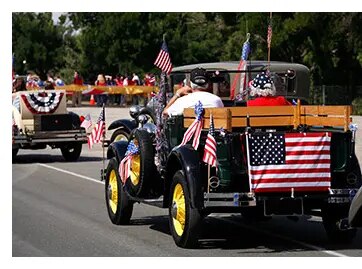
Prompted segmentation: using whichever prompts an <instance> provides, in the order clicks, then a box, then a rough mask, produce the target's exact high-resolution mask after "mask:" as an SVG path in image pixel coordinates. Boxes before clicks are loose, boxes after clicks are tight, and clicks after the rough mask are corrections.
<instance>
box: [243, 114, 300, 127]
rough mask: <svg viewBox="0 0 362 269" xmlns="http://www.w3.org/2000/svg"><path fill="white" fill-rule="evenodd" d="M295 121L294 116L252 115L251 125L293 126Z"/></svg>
mask: <svg viewBox="0 0 362 269" xmlns="http://www.w3.org/2000/svg"><path fill="white" fill-rule="evenodd" d="M293 122H294V117H293V116H281V117H251V118H250V126H251V127H257V126H258V127H260V126H292V125H293Z"/></svg>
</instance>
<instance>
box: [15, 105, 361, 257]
mask: <svg viewBox="0 0 362 269" xmlns="http://www.w3.org/2000/svg"><path fill="white" fill-rule="evenodd" d="M70 110H73V111H75V112H78V113H79V114H83V115H85V114H86V113H90V114H91V116H92V120H93V122H94V121H96V119H97V117H98V115H99V111H100V109H99V108H89V107H84V108H73V109H72V108H71V109H70ZM127 113H128V111H127V110H126V109H119V108H107V112H106V115H107V116H106V121H107V123H110V122H111V121H112V120H114V119H117V118H122V117H126V116H127ZM356 122H357V123H358V122H361V123H362V118H360V117H356ZM359 125H360V126H362V124H359ZM109 135H110V134H107V136H109ZM358 139H359V140H358V141H357V148H358V151H357V152H358V155H359V159H360V160H362V156H361V152H362V150H361V146H362V141H361V139H362V134H361V130H360V131H359V135H358ZM102 166H103V162H102V150H101V147H100V146H99V145H96V146H95V148H94V149H92V150H89V149H88V148H87V145H84V146H83V151H82V155H81V157H80V159H79V161H78V162H64V161H63V158H62V156H61V154H60V150H58V149H54V150H52V149H46V150H37V151H34V150H33V151H31V150H20V151H19V156H18V159H17V161H15V162H14V163H13V164H12V255H13V257H29V256H32V257H34V256H35V257H44V256H52V257H94V256H100V257H112V256H116V257H133V256H138V257H148V256H151V257H158V256H166V257H167V256H168V257H184V256H185V257H186V256H194V257H223V256H226V257H231V256H233V257H234V256H235V257H331V256H339V257H345V256H351V257H360V256H362V232H361V231H359V233H358V234H357V237H356V238H355V240H354V242H353V243H351V244H343V245H341V244H331V243H330V242H328V240H327V237H326V235H325V232H324V228H323V225H322V223H321V219H320V218H319V217H312V218H306V217H303V218H301V219H300V220H299V221H298V222H295V221H292V220H289V219H287V218H285V217H276V218H273V219H272V220H269V221H266V222H256V223H248V222H246V221H245V220H243V219H242V218H241V217H240V216H239V215H238V214H220V215H212V216H210V217H208V218H206V219H205V222H204V226H203V232H202V236H201V240H200V248H198V249H181V248H178V247H177V246H176V245H175V244H174V242H173V239H172V236H171V235H170V232H169V227H168V218H167V210H166V209H160V208H157V207H152V206H148V205H144V204H136V205H135V206H134V211H133V215H132V219H131V224H130V225H127V226H115V225H113V224H112V223H111V222H110V220H109V219H108V215H107V210H106V205H105V199H104V185H103V183H102V182H100V181H99V176H100V169H101V168H102Z"/></svg>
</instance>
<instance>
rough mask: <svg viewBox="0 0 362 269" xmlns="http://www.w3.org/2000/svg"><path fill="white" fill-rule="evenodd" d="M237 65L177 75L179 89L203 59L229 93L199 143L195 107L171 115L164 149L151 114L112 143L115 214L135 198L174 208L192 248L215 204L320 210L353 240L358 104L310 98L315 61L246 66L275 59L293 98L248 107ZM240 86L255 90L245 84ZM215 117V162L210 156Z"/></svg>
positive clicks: (333, 234)
mask: <svg viewBox="0 0 362 269" xmlns="http://www.w3.org/2000/svg"><path fill="white" fill-rule="evenodd" d="M237 66H238V63H236V62H232V63H211V64H198V65H190V66H183V67H179V68H175V69H174V70H173V72H172V73H171V74H170V77H169V81H170V84H169V88H170V89H171V91H172V90H175V89H177V87H179V84H180V83H182V82H185V80H186V83H187V80H189V73H190V71H191V70H192V69H193V68H194V67H203V68H205V69H206V70H207V71H208V72H209V74H210V76H209V77H210V91H213V92H214V93H216V94H219V95H221V96H222V97H223V98H224V99H225V103H224V104H225V107H224V108H205V109H204V110H203V114H202V120H201V124H202V125H201V126H202V131H201V136H200V140H199V141H200V145H199V147H198V148H197V149H196V150H195V149H194V147H193V146H192V145H191V144H190V143H186V144H184V145H181V142H182V141H183V136H184V133H185V131H186V130H187V129H188V128H189V127H190V125H192V124H193V122H194V121H195V111H194V109H193V108H187V109H185V110H184V113H183V115H176V116H171V117H169V118H167V120H165V122H164V124H163V128H162V130H161V131H162V133H163V135H164V136H163V138H164V140H165V145H164V148H163V149H161V150H160V149H159V148H158V147H159V143H158V142H159V141H158V139H160V137H161V138H162V136H160V135H159V133H157V128H156V127H155V126H152V124H150V123H146V124H144V125H143V126H141V127H139V128H136V129H134V130H132V132H131V135H130V137H129V140H128V141H118V142H114V143H112V144H110V145H109V147H108V152H107V158H108V159H109V163H108V166H107V169H106V171H103V175H102V177H103V178H104V179H105V200H106V205H107V210H108V215H109V218H110V220H111V222H112V223H114V224H116V225H124V224H128V223H129V222H130V219H131V216H132V210H133V206H134V204H135V203H136V202H140V203H148V204H152V205H155V206H159V207H162V208H168V212H169V225H170V232H171V234H172V237H173V239H174V241H175V243H176V245H177V246H179V247H183V248H188V247H194V246H195V245H197V243H198V237H199V234H200V227H202V220H203V219H204V218H205V217H206V216H208V215H209V214H210V213H219V212H240V213H241V214H242V216H243V217H245V218H254V219H258V218H263V217H272V216H273V215H285V216H301V215H317V216H321V217H322V220H323V225H324V227H325V230H326V233H327V236H328V238H329V239H331V240H333V241H337V242H348V241H351V240H352V239H353V238H354V237H355V235H356V229H355V228H352V227H350V225H349V222H348V212H349V208H350V204H351V201H352V199H353V197H354V195H355V194H356V192H357V191H358V189H359V188H360V186H361V183H362V179H361V170H360V166H359V163H358V160H357V158H356V155H355V152H354V141H355V128H354V127H353V124H352V119H351V115H350V113H351V107H350V106H319V105H308V104H307V100H308V88H309V77H308V75H309V74H308V71H309V70H308V68H306V67H305V66H303V65H299V64H288V63H280V62H275V63H273V62H272V63H271V64H270V66H269V64H268V63H267V62H255V63H252V64H251V65H250V66H249V68H248V70H247V72H248V73H247V75H248V76H249V77H250V78H252V77H254V76H255V75H256V73H258V72H260V71H262V70H266V69H267V68H270V72H271V74H272V76H273V80H274V81H275V84H276V86H277V91H278V94H283V95H285V96H286V97H287V98H288V99H289V100H291V101H293V103H294V105H291V106H278V107H275V106H274V107H262V106H259V107H258V106H255V107H246V106H245V102H243V100H230V98H229V93H230V87H231V85H232V83H233V81H234V76H236V75H237V74H238V73H242V72H243V71H238V70H237ZM239 75H240V74H239ZM237 81H239V79H238V80H237ZM239 84H240V83H239ZM225 86H226V88H225ZM236 92H238V93H241V95H243V96H244V97H246V98H248V96H247V94H246V95H245V94H243V93H242V91H240V85H237V88H236ZM201 101H202V100H201ZM211 114H212V116H213V121H211V120H209V119H210V115H211ZM211 122H213V128H214V134H213V137H214V139H215V141H216V163H217V165H216V168H215V167H212V166H210V165H209V164H207V163H205V162H204V161H203V155H204V153H205V152H204V149H205V141H206V139H207V136H208V132H209V130H210V125H211Z"/></svg>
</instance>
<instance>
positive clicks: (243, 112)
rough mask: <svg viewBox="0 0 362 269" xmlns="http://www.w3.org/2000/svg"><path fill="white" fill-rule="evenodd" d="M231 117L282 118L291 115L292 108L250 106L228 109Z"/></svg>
mask: <svg viewBox="0 0 362 269" xmlns="http://www.w3.org/2000/svg"><path fill="white" fill-rule="evenodd" d="M229 109H230V110H231V114H232V116H233V117H235V116H236V117H240V116H247V115H249V116H271V115H275V116H283V115H293V113H294V111H293V106H250V107H230V108H229Z"/></svg>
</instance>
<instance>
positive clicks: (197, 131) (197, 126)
mask: <svg viewBox="0 0 362 269" xmlns="http://www.w3.org/2000/svg"><path fill="white" fill-rule="evenodd" d="M203 111H204V109H203V107H202V103H201V102H200V101H198V103H197V104H196V105H195V114H196V119H195V120H194V122H193V123H192V124H191V125H190V126H189V128H187V130H186V132H185V134H184V137H183V139H182V142H181V144H180V146H183V145H186V143H187V142H188V141H190V139H191V137H192V136H194V140H193V142H192V147H193V148H194V149H195V150H197V148H198V147H199V143H200V135H201V131H202V121H203V118H202V113H203Z"/></svg>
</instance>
